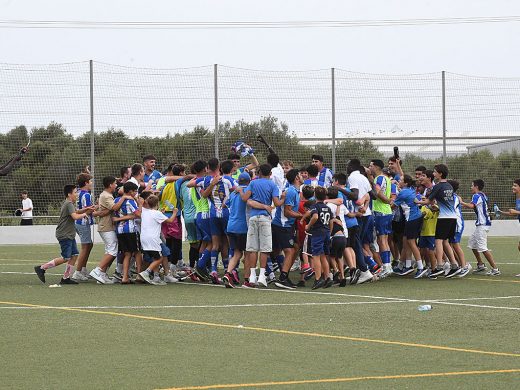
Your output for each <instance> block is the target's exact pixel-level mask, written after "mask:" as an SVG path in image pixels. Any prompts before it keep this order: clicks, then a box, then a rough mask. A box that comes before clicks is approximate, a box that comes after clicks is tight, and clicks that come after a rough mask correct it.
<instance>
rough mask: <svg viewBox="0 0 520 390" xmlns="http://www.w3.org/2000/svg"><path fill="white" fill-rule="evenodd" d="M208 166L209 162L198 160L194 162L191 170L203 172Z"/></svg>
mask: <svg viewBox="0 0 520 390" xmlns="http://www.w3.org/2000/svg"><path fill="white" fill-rule="evenodd" d="M207 166H208V163H207V162H206V161H204V160H198V161H195V162H194V163H193V165H192V166H191V171H192V172H193V173H200V172H202V171H203V170H204V169H206V167H207Z"/></svg>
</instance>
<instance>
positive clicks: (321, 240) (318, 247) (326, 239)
mask: <svg viewBox="0 0 520 390" xmlns="http://www.w3.org/2000/svg"><path fill="white" fill-rule="evenodd" d="M311 233H312V236H311V248H312V255H313V256H319V255H329V254H330V233H329V232H311Z"/></svg>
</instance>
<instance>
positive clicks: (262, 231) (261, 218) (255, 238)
mask: <svg viewBox="0 0 520 390" xmlns="http://www.w3.org/2000/svg"><path fill="white" fill-rule="evenodd" d="M246 251H248V252H262V253H269V252H272V251H273V239H272V231H271V217H270V216H267V215H255V216H254V217H251V218H249V228H248V229H247V241H246Z"/></svg>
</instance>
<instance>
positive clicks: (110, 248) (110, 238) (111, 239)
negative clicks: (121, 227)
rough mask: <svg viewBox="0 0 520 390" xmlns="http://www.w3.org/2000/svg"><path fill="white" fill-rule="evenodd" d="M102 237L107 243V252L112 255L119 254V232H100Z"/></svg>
mask: <svg viewBox="0 0 520 390" xmlns="http://www.w3.org/2000/svg"><path fill="white" fill-rule="evenodd" d="M99 235H100V236H101V239H102V240H103V242H104V243H105V253H106V254H107V255H110V256H114V257H116V256H117V234H116V232H115V231H111V232H99Z"/></svg>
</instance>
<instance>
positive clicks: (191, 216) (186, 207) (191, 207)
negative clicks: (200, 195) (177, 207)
mask: <svg viewBox="0 0 520 390" xmlns="http://www.w3.org/2000/svg"><path fill="white" fill-rule="evenodd" d="M187 184H188V181H187V180H182V183H181V185H180V195H181V199H182V216H183V217H184V220H185V221H186V222H193V221H195V217H196V216H197V209H196V208H195V204H194V203H193V200H192V198H191V188H188V186H187Z"/></svg>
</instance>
